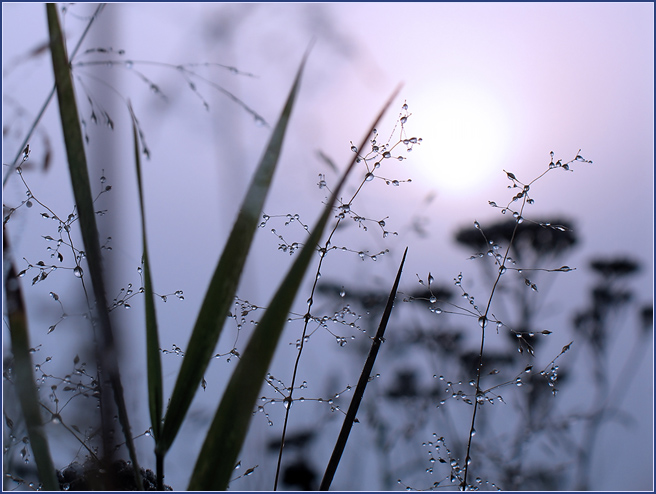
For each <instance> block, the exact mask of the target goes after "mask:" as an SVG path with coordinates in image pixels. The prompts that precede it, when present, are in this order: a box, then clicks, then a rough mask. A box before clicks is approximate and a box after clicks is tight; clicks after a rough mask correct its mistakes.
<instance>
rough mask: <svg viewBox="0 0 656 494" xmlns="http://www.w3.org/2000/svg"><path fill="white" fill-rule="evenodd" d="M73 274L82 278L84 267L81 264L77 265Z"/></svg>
mask: <svg viewBox="0 0 656 494" xmlns="http://www.w3.org/2000/svg"><path fill="white" fill-rule="evenodd" d="M73 274H74V275H75V276H76V277H77V278H82V276H84V271H82V268H81V267H80V266H75V268H74V269H73Z"/></svg>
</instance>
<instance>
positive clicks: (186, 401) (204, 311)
mask: <svg viewBox="0 0 656 494" xmlns="http://www.w3.org/2000/svg"><path fill="white" fill-rule="evenodd" d="M306 59H307V53H306V54H305V56H304V58H303V61H302V62H301V66H300V67H299V69H298V72H297V74H296V78H295V80H294V84H293V86H292V89H291V91H290V93H289V96H288V98H287V101H286V103H285V106H284V108H283V111H282V114H281V115H280V118H279V119H278V122H277V123H276V126H275V128H274V130H273V134H272V136H271V139H270V140H269V143H268V145H267V148H266V151H265V152H264V155H263V157H262V159H261V160H260V163H259V165H258V168H257V170H256V172H255V175H254V176H253V179H252V181H251V183H250V186H249V189H248V191H247V193H246V196H245V198H244V201H243V203H242V205H241V210H240V212H239V215H238V217H237V220H236V221H235V223H234V226H233V228H232V231H231V233H230V236H229V238H228V241H227V243H226V246H225V248H224V250H223V253H222V255H221V258H220V259H219V262H218V265H217V267H216V269H215V271H214V275H213V276H212V279H211V281H210V285H209V287H208V289H207V293H206V294H205V299H204V301H203V304H202V306H201V308H200V311H199V313H198V317H197V319H196V324H195V325H194V329H193V331H192V334H191V338H190V340H189V344H188V345H187V349H186V352H185V356H184V359H183V361H182V366H181V368H180V373H179V374H178V379H177V381H176V383H175V387H174V389H173V394H172V396H171V400H170V403H169V407H168V410H167V412H166V417H165V420H164V425H163V428H162V434H161V437H160V440H159V441H158V443H157V451H159V452H162V453H165V452H166V451H167V450H168V449H169V448H170V446H171V444H172V443H173V441H174V439H175V436H176V435H177V433H178V431H179V429H180V426H181V425H182V421H183V420H184V416H185V414H186V413H187V410H188V409H189V406H190V405H191V402H192V400H193V398H194V396H195V394H196V392H197V391H198V388H199V386H200V382H201V379H202V377H203V374H204V373H205V370H206V369H207V366H208V364H209V361H210V358H211V357H212V353H213V351H214V348H215V347H216V344H217V342H218V340H219V336H220V335H221V330H222V329H223V326H224V324H225V321H226V318H227V314H228V311H229V309H230V305H231V304H232V302H233V300H234V296H235V292H236V291H237V285H238V284H239V279H240V278H241V274H242V271H243V268H244V264H245V263H246V258H247V256H248V252H249V249H250V246H251V243H252V240H253V237H254V235H255V230H256V229H257V226H258V224H259V222H260V215H261V213H262V208H263V206H264V201H265V200H266V196H267V194H268V191H269V187H270V185H271V181H272V179H273V173H274V171H275V168H276V165H277V164H278V159H279V157H280V153H281V150H282V144H283V140H284V137H285V132H286V130H287V124H288V122H289V118H290V116H291V112H292V108H293V106H294V102H295V100H296V95H297V93H298V88H299V84H300V79H301V74H302V72H303V68H304V66H305V61H306Z"/></svg>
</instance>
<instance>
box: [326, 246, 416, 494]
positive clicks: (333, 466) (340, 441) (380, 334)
mask: <svg viewBox="0 0 656 494" xmlns="http://www.w3.org/2000/svg"><path fill="white" fill-rule="evenodd" d="M407 254H408V248H407V247H406V248H405V252H404V253H403V259H402V260H401V265H400V266H399V271H398V273H397V274H396V280H394V286H392V290H391V291H390V294H389V298H388V299H387V305H386V306H385V311H384V312H383V317H382V318H381V320H380V324H379V326H378V331H376V336H375V337H374V340H373V342H372V343H371V349H370V350H369V355H368V356H367V360H366V361H365V363H364V367H363V369H362V374H360V379H359V380H358V385H357V386H356V388H355V392H354V393H353V398H352V399H351V404H350V405H349V409H348V411H347V412H346V417H344V423H343V424H342V429H341V430H340V432H339V436H338V437H337V442H336V443H335V448H334V449H333V454H332V456H331V457H330V461H329V462H328V466H327V467H326V472H325V473H324V475H323V479H322V480H321V485H320V486H319V490H321V491H327V490H328V489H329V488H330V484H331V483H332V481H333V477H334V476H335V472H336V471H337V466H338V465H339V461H340V460H341V458H342V453H343V452H344V448H345V447H346V441H348V437H349V434H350V433H351V428H352V427H353V423H354V422H355V416H356V414H357V413H358V408H359V407H360V403H361V402H362V397H363V396H364V390H365V388H366V387H367V383H368V382H369V377H370V376H371V371H372V370H373V368H374V363H375V362H376V356H377V355H378V350H379V349H380V345H381V343H382V342H383V341H384V339H383V338H384V336H385V329H386V328H387V323H388V321H389V318H390V315H391V314H392V308H393V307H394V298H395V297H396V291H397V290H398V288H399V281H401V273H402V272H403V265H404V264H405V256H406V255H407Z"/></svg>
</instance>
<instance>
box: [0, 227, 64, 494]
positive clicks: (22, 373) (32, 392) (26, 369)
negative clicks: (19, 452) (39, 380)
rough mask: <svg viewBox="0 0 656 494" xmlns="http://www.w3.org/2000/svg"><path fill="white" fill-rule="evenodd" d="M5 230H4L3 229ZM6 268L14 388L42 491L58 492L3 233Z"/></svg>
mask: <svg viewBox="0 0 656 494" xmlns="http://www.w3.org/2000/svg"><path fill="white" fill-rule="evenodd" d="M3 230H4V229H3ZM3 248H4V252H3V254H4V255H3V257H4V259H3V265H4V266H3V267H4V271H5V273H4V282H5V294H6V297H7V318H8V323H9V336H10V338H11V352H12V354H13V356H14V373H15V388H16V394H17V395H18V401H19V403H20V406H21V409H22V410H23V417H24V418H25V424H26V426H27V437H28V438H29V440H30V447H31V449H32V453H33V455H34V461H35V463H36V468H37V472H38V474H39V480H40V481H41V483H42V484H43V489H45V490H47V491H58V490H59V482H58V480H57V474H56V472H55V467H54V464H53V462H52V457H51V456H50V449H49V448H48V439H47V437H46V434H45V431H44V430H43V424H42V422H41V405H40V403H39V394H38V391H37V388H36V385H35V384H34V373H33V369H34V364H33V363H32V357H31V355H30V339H29V334H28V329H27V315H26V313H25V304H24V302H23V294H22V293H21V290H20V283H19V281H18V277H17V276H16V269H15V268H14V263H13V262H12V260H11V259H10V256H9V246H8V241H7V235H6V233H5V232H4V231H3Z"/></svg>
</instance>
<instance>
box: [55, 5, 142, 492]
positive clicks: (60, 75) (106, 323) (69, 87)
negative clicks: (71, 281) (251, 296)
mask: <svg viewBox="0 0 656 494" xmlns="http://www.w3.org/2000/svg"><path fill="white" fill-rule="evenodd" d="M46 13H47V18H48V29H49V34H50V51H51V54H52V65H53V72H54V76H55V84H56V86H57V99H58V102H59V114H60V117H61V123H62V132H63V134H64V144H65V146H66V156H67V159H68V167H69V172H70V175H71V183H72V186H73V194H74V197H75V204H76V206H77V212H78V217H79V223H80V230H81V233H82V240H83V242H84V247H85V252H86V258H87V262H88V265H89V277H90V278H91V284H92V286H93V292H94V295H95V297H96V308H97V309H96V310H97V316H98V320H99V324H100V334H101V336H102V341H101V342H100V343H99V344H100V348H101V349H102V351H99V352H98V356H99V358H100V362H101V368H102V369H103V370H104V371H105V372H107V375H108V377H109V382H110V383H111V391H112V392H113V395H114V400H115V401H116V406H117V409H118V416H119V421H120V423H121V426H122V428H123V434H124V436H125V441H126V445H127V447H128V450H129V452H130V458H131V460H132V463H133V467H134V471H135V477H136V480H137V486H138V487H142V482H141V479H140V477H141V474H140V473H139V464H138V462H137V457H136V452H135V449H134V443H133V441H132V433H131V431H130V423H129V420H128V415H127V409H126V407H125V399H124V395H123V386H122V383H121V378H120V375H119V370H118V361H117V355H116V348H115V343H114V335H113V332H112V327H111V323H110V320H109V311H108V309H107V297H106V295H105V285H104V281H103V273H102V264H101V254H100V242H99V240H98V229H97V228H96V217H95V212H94V208H93V198H92V195H91V184H90V182H89V172H88V169H87V160H86V155H85V152H84V141H83V139H82V129H81V127H80V120H79V115H78V110H77V103H76V101H75V90H74V88H73V78H72V76H71V71H70V64H69V59H68V55H67V53H66V45H65V42H64V36H63V33H62V30H61V25H60V23H59V16H58V14H57V7H56V6H55V4H52V3H49V4H46ZM85 276H86V275H85ZM100 381H101V382H103V381H104V379H102V377H101V379H100ZM104 391H110V390H109V389H107V390H101V393H102V395H103V396H108V395H109V393H106V392H104ZM103 436H105V434H103ZM104 446H105V453H106V454H111V449H110V450H108V449H107V448H110V447H111V446H110V445H109V444H108V443H105V445H104ZM112 449H113V448H112Z"/></svg>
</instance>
